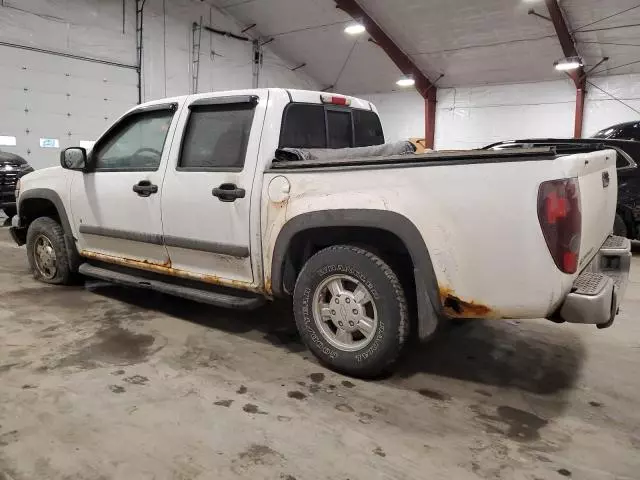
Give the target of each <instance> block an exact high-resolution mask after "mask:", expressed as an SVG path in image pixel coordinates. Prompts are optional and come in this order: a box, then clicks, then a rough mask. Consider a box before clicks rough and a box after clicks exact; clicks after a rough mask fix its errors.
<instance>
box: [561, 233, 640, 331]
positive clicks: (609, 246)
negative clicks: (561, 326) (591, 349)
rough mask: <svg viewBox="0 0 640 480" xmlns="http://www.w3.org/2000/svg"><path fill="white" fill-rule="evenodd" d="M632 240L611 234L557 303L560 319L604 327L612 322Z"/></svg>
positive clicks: (625, 280) (621, 293)
mask: <svg viewBox="0 0 640 480" xmlns="http://www.w3.org/2000/svg"><path fill="white" fill-rule="evenodd" d="M630 265H631V242H630V241H629V239H627V238H624V237H615V236H610V237H609V238H607V240H606V241H605V243H604V244H603V245H602V247H601V248H600V251H599V252H598V253H597V255H596V256H595V257H594V258H593V260H592V261H591V263H590V264H589V265H588V266H587V267H586V268H585V269H584V270H583V271H582V273H580V275H579V276H578V278H576V280H575V281H574V282H573V286H572V288H571V292H569V294H568V295H567V298H566V299H565V301H564V303H563V304H562V306H561V307H560V310H559V312H558V316H559V317H560V320H563V321H565V322H570V323H585V324H592V325H597V326H598V328H606V327H608V326H610V325H611V324H612V323H613V320H614V318H615V316H616V314H617V313H618V309H619V307H620V303H621V302H622V298H623V297H624V292H625V290H626V288H627V283H628V282H629V268H630Z"/></svg>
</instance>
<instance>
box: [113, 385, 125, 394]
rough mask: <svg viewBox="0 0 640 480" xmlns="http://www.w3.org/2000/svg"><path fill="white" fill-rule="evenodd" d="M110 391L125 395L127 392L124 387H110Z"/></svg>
mask: <svg viewBox="0 0 640 480" xmlns="http://www.w3.org/2000/svg"><path fill="white" fill-rule="evenodd" d="M109 390H111V391H112V392H113V393H124V392H126V390H125V388H124V387H121V386H120V385H109Z"/></svg>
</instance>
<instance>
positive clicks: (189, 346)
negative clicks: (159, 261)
mask: <svg viewBox="0 0 640 480" xmlns="http://www.w3.org/2000/svg"><path fill="white" fill-rule="evenodd" d="M633 263H634V268H635V270H634V271H633V275H632V279H633V283H632V284H631V285H630V288H629V290H628V292H627V295H626V298H625V302H624V305H623V311H622V315H621V317H619V319H618V321H617V323H616V324H615V325H614V327H612V328H610V329H608V330H603V331H599V330H597V329H596V328H593V327H586V326H578V325H555V324H552V323H550V322H547V321H543V320H539V321H538V320H536V321H527V322H524V321H523V322H515V321H502V322H491V321H476V322H472V323H470V324H467V325H464V326H462V327H459V328H456V329H452V330H449V331H448V332H447V333H445V334H443V335H442V337H441V338H439V339H438V340H436V341H434V342H433V343H432V344H430V345H428V346H423V347H421V348H414V349H413V350H412V351H411V352H410V353H409V355H408V356H407V358H406V359H405V361H404V362H403V363H402V364H401V365H400V367H399V369H398V372H397V374H396V375H394V376H392V377H390V378H387V379H383V380H379V381H376V382H364V381H360V380H354V379H349V378H347V377H344V376H341V375H337V374H335V373H333V372H331V371H329V370H326V369H325V368H323V367H321V366H319V365H318V364H317V363H316V362H315V360H314V359H313V357H312V356H311V355H310V354H309V353H308V352H307V351H306V350H305V348H304V346H303V345H302V344H301V343H300V342H299V340H298V337H297V335H296V331H295V327H294V325H293V323H292V320H291V318H290V316H289V315H288V313H287V308H286V306H284V305H276V306H271V307H267V308H264V309H262V310H259V311H257V312H254V313H234V312H230V311H226V310H222V309H216V308H211V307H208V306H204V305H199V304H197V303H193V302H188V301H184V300H181V299H176V298H172V297H168V296H163V295H157V294H154V293H150V292H147V291H137V290H128V289H124V288H119V287H114V286H110V285H107V284H105V283H99V282H87V284H86V285H85V286H79V287H53V286H47V285H43V284H40V283H37V282H35V281H34V280H33V279H32V278H31V276H30V275H29V272H28V269H27V264H26V258H25V251H24V249H21V248H17V247H15V246H12V245H11V243H9V238H8V235H7V231H6V229H0V479H2V480H26V479H29V480H32V479H46V480H55V479H82V480H85V479H91V480H93V479H96V480H98V479H126V480H131V479H135V480H137V479H141V480H142V479H181V480H186V479H216V480H217V479H235V478H253V479H263V478H264V479H279V480H283V479H284V480H292V479H298V480H306V479H340V480H344V479H351V480H354V479H367V480H371V479H387V478H393V479H405V478H406V479H455V480H463V479H478V478H487V479H489V478H490V479H497V478H500V479H529V480H539V479H558V478H563V477H564V478H566V477H571V478H574V479H597V480H608V479H638V478H640V408H638V397H639V395H640V376H639V375H638V371H639V370H640V324H639V323H638V313H640V258H634V261H633Z"/></svg>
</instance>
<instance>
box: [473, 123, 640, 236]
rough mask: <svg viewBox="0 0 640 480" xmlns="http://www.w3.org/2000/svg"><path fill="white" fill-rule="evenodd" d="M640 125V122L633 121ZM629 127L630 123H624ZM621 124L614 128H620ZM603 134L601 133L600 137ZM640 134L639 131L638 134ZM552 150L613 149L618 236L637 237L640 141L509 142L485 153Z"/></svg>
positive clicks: (492, 145) (499, 144) (639, 204)
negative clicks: (616, 177)
mask: <svg viewBox="0 0 640 480" xmlns="http://www.w3.org/2000/svg"><path fill="white" fill-rule="evenodd" d="M632 123H634V124H638V125H640V123H638V122H632ZM621 125H627V124H621ZM617 127H619V125H616V126H615V127H610V129H611V128H617ZM610 129H605V130H603V132H605V131H608V130H610ZM600 133H601V132H598V134H600ZM638 133H640V129H639V132H638ZM639 138H640V136H639ZM533 147H553V148H555V149H556V151H557V152H558V153H578V152H580V151H584V152H589V151H593V150H599V149H605V148H606V149H613V150H615V151H616V152H617V153H618V154H617V158H616V167H617V170H618V205H617V207H616V218H615V223H614V226H613V232H614V234H615V235H620V236H623V237H628V238H631V239H636V238H638V234H639V233H640V169H638V168H636V164H637V163H640V141H638V142H636V141H634V140H620V139H617V138H616V139H609V138H602V137H599V138H578V139H576V138H537V139H524V140H509V141H505V142H498V143H492V144H491V145H487V146H486V147H484V148H483V150H504V149H511V148H533Z"/></svg>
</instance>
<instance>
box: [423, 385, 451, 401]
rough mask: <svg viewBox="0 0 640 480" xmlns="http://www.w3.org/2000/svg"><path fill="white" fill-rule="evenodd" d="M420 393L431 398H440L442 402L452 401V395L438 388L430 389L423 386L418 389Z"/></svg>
mask: <svg viewBox="0 0 640 480" xmlns="http://www.w3.org/2000/svg"><path fill="white" fill-rule="evenodd" d="M418 393H419V394H420V395H422V396H423V397H427V398H430V399H431V400H438V401H440V402H449V401H451V395H448V394H446V393H442V392H438V391H437V390H430V389H428V388H422V389H420V390H418Z"/></svg>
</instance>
